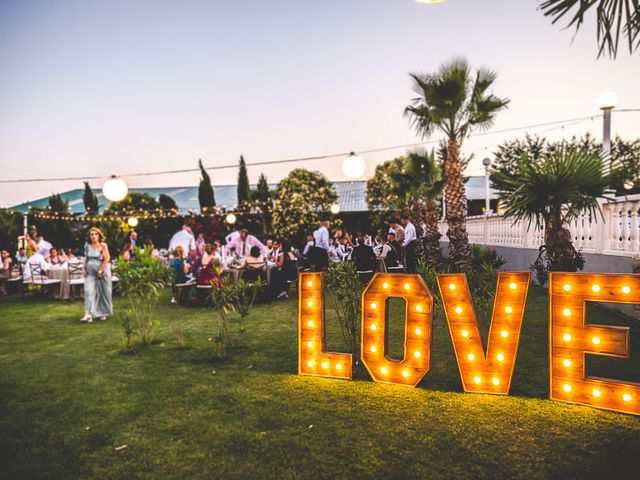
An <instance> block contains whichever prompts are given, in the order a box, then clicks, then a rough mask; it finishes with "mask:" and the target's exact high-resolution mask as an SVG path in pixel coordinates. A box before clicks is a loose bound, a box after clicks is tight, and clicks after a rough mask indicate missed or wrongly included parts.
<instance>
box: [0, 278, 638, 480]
mask: <svg viewBox="0 0 640 480" xmlns="http://www.w3.org/2000/svg"><path fill="white" fill-rule="evenodd" d="M2 302H3V303H2V304H0V476H1V477H2V478H12V479H13V478H23V479H38V478H64V479H72V478H99V479H111V478H128V479H136V478H159V479H170V478H180V479H187V478H188V479H198V478H242V479H247V478H354V477H365V478H372V477H375V478H380V477H388V478H403V479H404V478H442V477H449V478H526V479H532V478H563V477H564V478H585V477H593V478H597V477H613V476H618V477H621V478H631V477H633V476H635V475H637V472H638V471H639V469H640V418H638V417H634V416H630V415H624V414H618V413H613V412H607V411H603V410H597V409H594V408H588V407H582V406H575V405H569V404H564V403H560V402H552V401H549V400H547V399H546V398H547V397H548V375H549V372H548V358H547V354H548V346H547V343H548V338H547V318H548V317H547V297H546V294H544V293H543V292H541V291H537V290H535V289H533V290H532V291H531V292H530V295H529V300H528V303H527V310H526V315H525V321H524V327H523V332H522V339H521V342H520V348H519V352H518V360H517V363H516V371H515V375H514V379H513V385H512V389H511V395H510V396H508V397H505V396H491V395H474V394H463V393H461V385H460V379H459V376H458V371H457V367H456V364H455V359H454V357H453V349H452V346H451V340H450V338H449V334H448V331H447V328H446V325H445V324H444V323H443V321H442V320H441V319H438V320H437V322H436V326H435V329H434V344H433V352H432V365H431V370H430V371H429V373H428V374H427V375H426V377H425V378H424V379H423V381H422V382H421V384H420V385H419V387H418V388H415V389H413V388H407V387H400V386H389V385H381V384H376V383H374V382H372V381H371V380H369V379H368V376H367V374H366V373H365V371H364V369H362V367H361V366H360V367H359V368H358V369H357V371H356V379H355V380H354V381H351V382H348V381H341V380H334V379H322V378H313V377H303V376H299V375H297V374H296V368H297V358H296V356H297V345H296V342H297V332H296V329H297V320H296V303H295V301H289V302H277V303H272V304H270V305H260V306H257V307H256V308H255V309H254V310H253V312H252V314H251V315H250V316H249V319H248V321H247V322H246V323H245V326H246V331H245V332H242V333H241V332H239V330H238V326H237V322H236V323H234V326H233V330H232V333H233V335H234V336H235V337H236V338H239V339H240V340H241V344H242V346H241V347H239V348H237V349H234V350H233V351H232V356H231V358H230V359H228V360H226V361H222V362H220V361H218V362H216V361H213V360H212V359H211V356H210V343H209V341H208V338H210V337H211V336H212V335H213V334H214V333H215V331H216V325H217V319H216V317H215V316H214V312H212V311H211V310H208V309H187V308H183V307H176V306H172V305H169V304H168V298H163V304H162V306H161V307H160V308H159V309H158V310H157V312H156V315H157V319H158V320H160V322H161V324H162V331H161V336H160V342H159V343H158V344H156V345H153V346H150V347H148V348H146V349H141V350H138V351H137V352H136V353H135V354H123V353H122V352H121V350H120V337H121V335H122V328H121V325H120V324H119V322H118V320H117V319H111V320H109V321H107V322H104V323H102V322H98V323H94V324H90V325H85V324H80V323H79V322H78V319H79V317H80V316H81V313H82V306H81V304H80V303H78V302H75V303H63V302H52V301H47V300H42V299H33V298H27V299H23V298H20V297H13V298H10V299H8V300H3V301H2ZM121 305H122V302H121V299H117V300H116V305H115V309H116V312H117V311H118V310H120V309H121V308H120V307H121ZM589 315H590V316H589V318H590V321H593V322H594V323H595V322H598V323H611V324H618V325H624V324H627V325H628V324H629V321H628V320H626V319H624V318H621V317H617V316H616V315H614V314H612V313H610V312H608V311H605V310H601V309H599V308H595V307H594V308H591V310H590V314H589ZM328 323H329V328H330V335H329V338H328V343H329V347H330V348H333V349H335V350H343V347H342V340H341V336H340V334H339V332H338V329H337V325H336V324H335V319H334V318H333V317H332V316H331V315H329V320H328ZM173 324H179V325H181V326H182V327H183V330H184V332H185V333H184V334H185V341H186V344H187V348H186V349H179V348H178V347H177V342H176V340H175V338H173V336H172V334H171V328H170V327H171V325H173ZM392 324H393V325H392V327H393V330H394V332H395V335H399V334H401V330H402V328H401V323H400V320H399V319H398V315H394V316H393V318H392ZM639 330H640V329H639V328H638V327H637V323H636V325H634V326H633V328H632V332H631V335H632V342H633V345H632V349H633V352H634V353H635V357H637V356H638V355H639V354H640V345H639V342H638V341H639V340H640V331H639ZM399 343H400V342H398V341H396V342H395V343H394V344H395V345H397V344H399ZM635 357H634V356H633V353H632V359H631V360H626V361H625V360H618V359H613V358H598V359H597V361H590V363H589V372H590V373H593V374H594V375H595V374H598V375H603V376H607V375H611V376H616V377H619V378H625V379H627V380H635V381H638V380H640V364H639V362H638V361H637V358H635ZM123 445H127V447H126V448H123V449H121V450H119V451H116V447H120V446H123ZM636 478H637V477H636Z"/></svg>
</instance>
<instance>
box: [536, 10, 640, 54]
mask: <svg viewBox="0 0 640 480" xmlns="http://www.w3.org/2000/svg"><path fill="white" fill-rule="evenodd" d="M593 7H596V8H595V10H596V12H595V15H596V24H597V28H598V30H597V39H598V57H600V56H602V55H603V54H604V53H605V52H606V53H607V54H608V55H609V56H610V57H613V58H615V57H616V56H617V55H618V44H619V42H620V37H622V36H624V37H625V40H626V42H625V43H626V44H627V46H628V48H629V53H631V54H633V53H635V52H636V51H638V50H639V49H640V2H638V0H546V1H545V2H543V3H542V5H540V9H541V10H542V11H543V12H544V15H545V16H546V17H551V18H553V23H554V24H555V23H557V22H558V21H560V20H561V19H563V18H565V17H567V16H570V20H569V23H568V25H567V26H568V27H571V26H575V28H576V32H578V30H580V27H581V26H582V24H583V23H584V21H585V18H586V15H587V13H588V12H589V11H590V10H592V9H593Z"/></svg>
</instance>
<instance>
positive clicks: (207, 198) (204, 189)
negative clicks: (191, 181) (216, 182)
mask: <svg viewBox="0 0 640 480" xmlns="http://www.w3.org/2000/svg"><path fill="white" fill-rule="evenodd" d="M198 166H199V167H200V173H201V174H202V178H201V179H200V185H198V201H199V202H200V210H201V211H203V212H206V211H207V210H208V209H210V208H213V207H215V206H216V198H215V195H214V193H213V187H212V186H211V177H209V174H208V173H207V171H206V170H205V168H204V166H203V165H202V160H198Z"/></svg>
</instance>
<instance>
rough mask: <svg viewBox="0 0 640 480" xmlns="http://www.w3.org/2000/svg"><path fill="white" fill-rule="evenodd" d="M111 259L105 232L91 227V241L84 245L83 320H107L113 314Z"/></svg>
mask: <svg viewBox="0 0 640 480" xmlns="http://www.w3.org/2000/svg"><path fill="white" fill-rule="evenodd" d="M110 260H111V257H110V255H109V247H107V244H106V243H105V237H104V234H103V233H102V232H101V231H100V230H99V229H97V228H96V227H93V228H91V229H90V230H89V242H88V243H86V244H85V246H84V270H83V274H84V277H85V280H84V317H82V318H81V319H80V321H81V322H92V321H93V317H97V318H99V319H100V320H106V319H107V317H108V316H109V315H112V314H113V305H112V302H111V287H112V285H111V264H110V263H109V261H110Z"/></svg>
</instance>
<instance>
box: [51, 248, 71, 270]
mask: <svg viewBox="0 0 640 480" xmlns="http://www.w3.org/2000/svg"><path fill="white" fill-rule="evenodd" d="M68 260H69V259H68V258H67V256H66V255H65V253H64V250H62V249H60V251H59V252H58V249H57V248H55V247H53V248H52V249H51V250H50V251H49V263H50V264H51V266H54V265H57V266H63V265H64V264H65V263H67V261H68Z"/></svg>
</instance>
